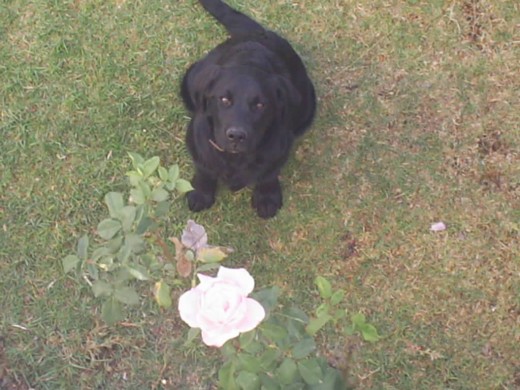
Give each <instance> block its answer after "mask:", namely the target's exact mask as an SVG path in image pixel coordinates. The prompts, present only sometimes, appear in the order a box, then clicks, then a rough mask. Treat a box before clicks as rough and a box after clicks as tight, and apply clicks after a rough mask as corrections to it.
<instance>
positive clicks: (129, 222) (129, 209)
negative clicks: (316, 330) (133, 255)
mask: <svg viewBox="0 0 520 390" xmlns="http://www.w3.org/2000/svg"><path fill="white" fill-rule="evenodd" d="M136 213H137V209H136V207H135V206H125V207H123V208H122V209H121V210H120V211H119V212H118V218H117V219H119V220H120V221H121V225H122V227H123V230H124V231H125V232H129V231H130V230H131V229H132V226H133V224H134V221H135V216H136Z"/></svg>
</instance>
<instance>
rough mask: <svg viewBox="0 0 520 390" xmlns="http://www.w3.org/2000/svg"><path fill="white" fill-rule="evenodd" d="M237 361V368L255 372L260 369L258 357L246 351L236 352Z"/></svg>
mask: <svg viewBox="0 0 520 390" xmlns="http://www.w3.org/2000/svg"><path fill="white" fill-rule="evenodd" d="M237 361H238V364H239V365H238V369H240V370H246V371H249V372H252V373H255V374H256V373H258V372H261V371H262V367H260V359H259V358H257V357H255V356H252V355H250V354H248V353H239V354H237Z"/></svg>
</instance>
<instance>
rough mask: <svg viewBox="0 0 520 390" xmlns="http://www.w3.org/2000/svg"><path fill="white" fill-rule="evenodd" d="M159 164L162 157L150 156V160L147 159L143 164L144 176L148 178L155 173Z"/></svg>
mask: <svg viewBox="0 0 520 390" xmlns="http://www.w3.org/2000/svg"><path fill="white" fill-rule="evenodd" d="M159 164H160V159H159V157H157V156H154V157H152V158H150V159H149V160H146V161H145V162H144V163H143V164H142V167H143V175H144V178H145V179H146V178H147V177H149V176H150V175H151V174H152V173H154V172H155V170H156V169H157V168H158V167H159Z"/></svg>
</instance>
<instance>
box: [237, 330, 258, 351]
mask: <svg viewBox="0 0 520 390" xmlns="http://www.w3.org/2000/svg"><path fill="white" fill-rule="evenodd" d="M255 337H256V330H255V329H253V330H251V331H249V332H245V333H240V336H239V338H238V340H239V343H240V348H241V349H244V348H247V347H248V345H249V344H251V343H252V342H253V341H254V339H255Z"/></svg>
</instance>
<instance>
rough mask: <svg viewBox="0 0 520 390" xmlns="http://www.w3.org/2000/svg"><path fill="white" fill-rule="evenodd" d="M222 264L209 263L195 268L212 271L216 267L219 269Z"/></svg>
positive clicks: (197, 270) (199, 270)
mask: <svg viewBox="0 0 520 390" xmlns="http://www.w3.org/2000/svg"><path fill="white" fill-rule="evenodd" d="M219 267H220V265H219V264H218V263H209V264H202V265H201V266H200V267H197V269H196V270H195V271H196V272H207V271H212V270H214V269H218V268H219Z"/></svg>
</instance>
